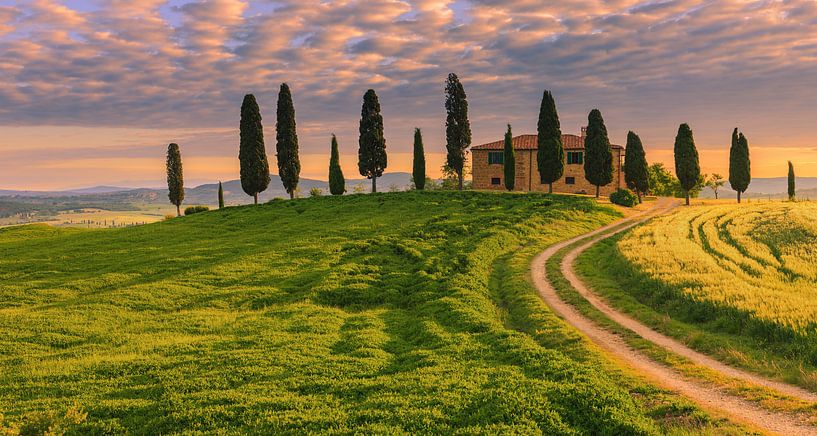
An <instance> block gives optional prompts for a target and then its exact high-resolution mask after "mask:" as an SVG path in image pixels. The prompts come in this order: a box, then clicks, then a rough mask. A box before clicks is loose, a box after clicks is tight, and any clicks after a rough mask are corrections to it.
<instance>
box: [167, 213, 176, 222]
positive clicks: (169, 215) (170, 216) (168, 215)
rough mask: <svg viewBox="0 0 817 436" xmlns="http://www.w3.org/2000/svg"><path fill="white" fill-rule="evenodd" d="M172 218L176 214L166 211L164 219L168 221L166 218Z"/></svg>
mask: <svg viewBox="0 0 817 436" xmlns="http://www.w3.org/2000/svg"><path fill="white" fill-rule="evenodd" d="M173 218H176V215H173V214H172V213H166V214H165V217H164V220H165V221H168V220H172V219H173Z"/></svg>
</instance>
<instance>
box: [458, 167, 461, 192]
mask: <svg viewBox="0 0 817 436" xmlns="http://www.w3.org/2000/svg"><path fill="white" fill-rule="evenodd" d="M457 180H458V181H459V186H460V191H462V170H459V171H457Z"/></svg>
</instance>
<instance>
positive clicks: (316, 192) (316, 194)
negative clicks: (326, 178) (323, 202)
mask: <svg viewBox="0 0 817 436" xmlns="http://www.w3.org/2000/svg"><path fill="white" fill-rule="evenodd" d="M321 195H323V189H321V188H312V189H310V190H309V196H310V197H320V196H321Z"/></svg>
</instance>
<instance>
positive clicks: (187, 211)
mask: <svg viewBox="0 0 817 436" xmlns="http://www.w3.org/2000/svg"><path fill="white" fill-rule="evenodd" d="M208 210H210V208H209V207H207V206H190V207H188V208H187V209H185V210H184V214H185V215H193V214H194V213H199V212H207V211H208Z"/></svg>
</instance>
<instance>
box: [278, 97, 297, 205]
mask: <svg viewBox="0 0 817 436" xmlns="http://www.w3.org/2000/svg"><path fill="white" fill-rule="evenodd" d="M276 115H277V119H276V123H275V139H276V143H275V150H276V151H277V154H276V157H277V158H278V176H279V177H281V183H282V184H283V185H284V189H285V190H286V191H287V193H289V198H290V199H292V198H295V189H296V188H297V187H298V180H299V177H300V174H301V161H300V159H299V158H298V133H297V131H296V129H295V106H294V105H293V104H292V94H291V93H290V91H289V85H287V84H286V83H282V84H281V90H280V91H279V92H278V110H277V113H276Z"/></svg>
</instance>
